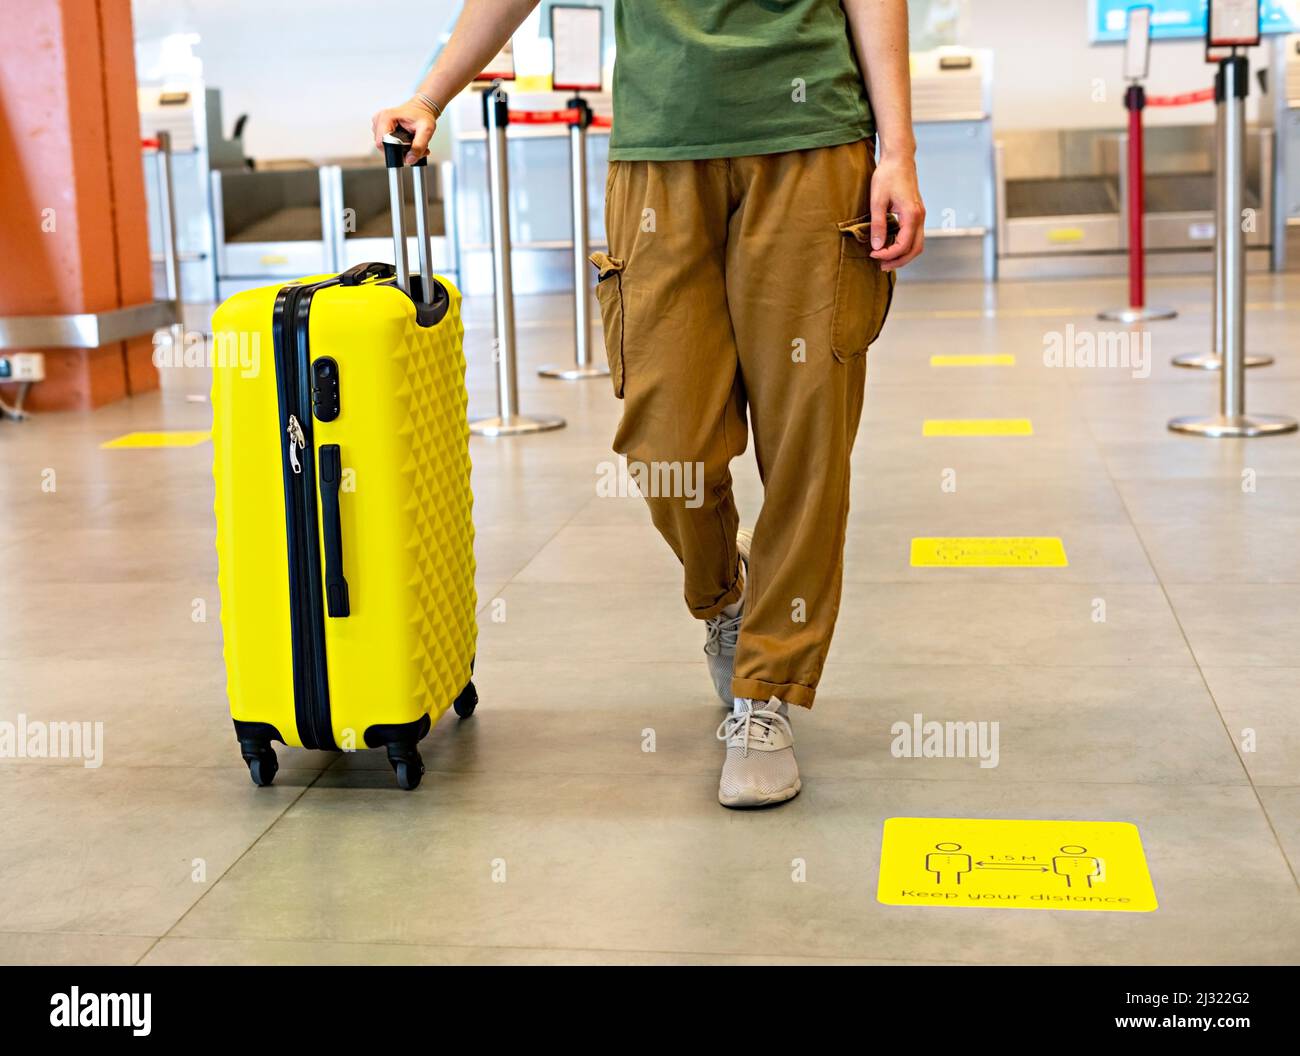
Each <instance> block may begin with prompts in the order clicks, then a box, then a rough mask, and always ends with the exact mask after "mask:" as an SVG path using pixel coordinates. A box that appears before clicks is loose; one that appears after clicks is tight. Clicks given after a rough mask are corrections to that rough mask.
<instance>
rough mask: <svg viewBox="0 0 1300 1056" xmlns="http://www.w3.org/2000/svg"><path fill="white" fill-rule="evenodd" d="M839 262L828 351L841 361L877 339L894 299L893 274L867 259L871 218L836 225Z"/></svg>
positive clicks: (895, 279)
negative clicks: (838, 232)
mask: <svg viewBox="0 0 1300 1056" xmlns="http://www.w3.org/2000/svg"><path fill="white" fill-rule="evenodd" d="M836 226H837V227H838V228H839V231H840V235H841V236H842V237H841V238H840V262H839V267H838V269H837V270H836V277H835V307H834V309H833V311H832V315H831V351H832V352H834V353H835V358H836V359H838V360H840V361H841V362H845V361H847V360H850V359H852V358H854V357H855V356H862V355H865V354H866V351H867V346H868V345H870V344H871V343H872V342H873V341H875V339H876V338H878V337H879V336H880V331H881V330H882V329H883V328H884V326H885V317H886V316H888V315H889V305H890V302H891V301H892V300H893V298H894V283H895V282H896V281H897V278H898V276H897V273H896V272H892V271H881V270H880V264H879V262H877V261H875V260H873V259H872V257H871V217H870V216H860V217H858V218H857V219H856V220H845V221H843V222H841V223H840V224H838V225H836Z"/></svg>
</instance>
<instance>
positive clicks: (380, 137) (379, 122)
mask: <svg viewBox="0 0 1300 1056" xmlns="http://www.w3.org/2000/svg"><path fill="white" fill-rule="evenodd" d="M396 127H397V116H396V115H395V114H394V113H393V111H392V110H380V111H379V113H377V114H375V116H374V117H372V118H371V119H370V131H371V132H373V133H374V134H375V149H376V150H383V149H384V137H385V136H386V135H388V133H389V132H391V131H392V130H393V129H394V128H396Z"/></svg>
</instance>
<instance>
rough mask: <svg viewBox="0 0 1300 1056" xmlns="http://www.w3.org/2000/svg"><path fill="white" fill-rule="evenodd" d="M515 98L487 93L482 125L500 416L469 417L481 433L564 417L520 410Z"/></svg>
mask: <svg viewBox="0 0 1300 1056" xmlns="http://www.w3.org/2000/svg"><path fill="white" fill-rule="evenodd" d="M509 124H510V102H509V99H508V98H507V96H506V93H505V92H503V91H502V90H501V89H500V87H499V86H497V85H493V87H491V88H489V89H487V90H486V91H484V93H483V127H484V128H485V129H486V130H487V160H488V197H489V199H490V203H491V207H490V209H489V212H490V213H491V222H492V279H493V287H494V289H493V306H494V309H495V317H496V340H497V347H496V366H497V416H496V417H495V418H480V419H478V420H476V421H473V422H470V424H469V428H470V431H471V432H473V433H477V434H478V435H479V436H516V435H519V434H521V433H539V432H542V431H544V430H547V429H560V428H562V427H563V426H564V419H563V418H556V417H553V416H549V415H542V416H535V417H527V416H525V415H522V414H520V413H519V381H518V376H517V369H516V364H515V297H514V281H513V275H512V271H511V263H510V173H509V161H508V153H507V151H508V146H507V139H506V127H507V126H508V125H509Z"/></svg>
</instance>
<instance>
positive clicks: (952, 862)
mask: <svg viewBox="0 0 1300 1056" xmlns="http://www.w3.org/2000/svg"><path fill="white" fill-rule="evenodd" d="M960 850H961V844H960V843H936V844H935V845H934V850H933V851H931V852H930V853H929V854H927V855H926V856H925V871H926V872H927V873H934V882H935V883H936V884H942V883H943V876H944V873H950V874H951V876H952V879H953V880H954V881H955V882H956V883H959V884H960V883H961V874H962V873H969V872H970V855H969V854H958V853H956V852H958V851H960Z"/></svg>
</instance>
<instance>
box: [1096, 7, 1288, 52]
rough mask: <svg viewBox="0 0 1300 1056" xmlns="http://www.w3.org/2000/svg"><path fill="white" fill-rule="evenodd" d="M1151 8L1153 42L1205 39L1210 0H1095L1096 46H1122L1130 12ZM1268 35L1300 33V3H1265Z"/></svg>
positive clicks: (1263, 19) (1263, 10) (1263, 16)
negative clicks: (1147, 6) (1108, 44)
mask: <svg viewBox="0 0 1300 1056" xmlns="http://www.w3.org/2000/svg"><path fill="white" fill-rule="evenodd" d="M1145 5H1149V6H1150V7H1152V8H1154V11H1153V12H1152V15H1151V39H1152V40H1176V39H1178V38H1186V37H1204V36H1205V29H1206V26H1205V23H1206V19H1207V18H1208V15H1209V6H1210V5H1209V0H1092V5H1091V11H1090V12H1089V26H1088V33H1089V36H1090V37H1091V39H1092V41H1093V43H1094V44H1104V43H1110V42H1114V43H1120V42H1122V41H1123V40H1124V39H1125V37H1126V36H1127V35H1128V9H1129V8H1130V7H1139V6H1145ZM1260 28H1261V29H1262V30H1263V32H1265V33H1300V0H1263V3H1262V4H1261V5H1260Z"/></svg>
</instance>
